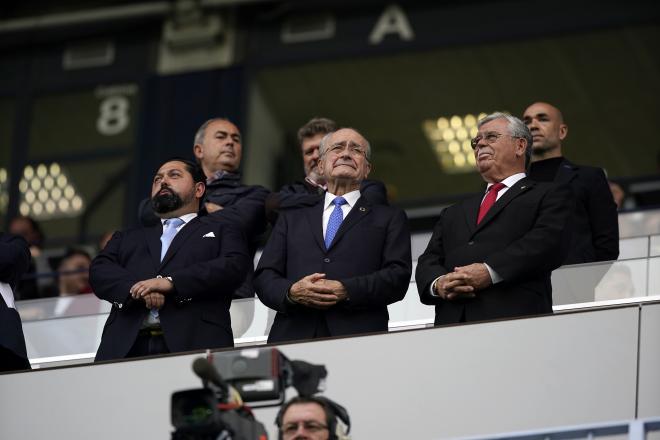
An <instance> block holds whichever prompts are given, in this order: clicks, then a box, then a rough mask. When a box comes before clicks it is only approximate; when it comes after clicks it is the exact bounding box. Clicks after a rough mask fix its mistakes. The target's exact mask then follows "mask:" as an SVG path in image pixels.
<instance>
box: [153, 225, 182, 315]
mask: <svg viewBox="0 0 660 440" xmlns="http://www.w3.org/2000/svg"><path fill="white" fill-rule="evenodd" d="M182 224H183V220H181V219H180V218H178V217H176V218H170V219H167V220H165V223H164V224H163V235H161V236H160V241H161V243H162V246H161V248H160V261H163V258H165V254H166V253H167V250H168V249H169V248H170V244H172V240H174V236H176V228H178V227H179V226H181V225H182ZM149 313H150V316H149V317H148V318H147V323H148V324H149V325H157V324H158V323H159V322H160V320H159V313H158V310H157V309H151V311H150V312H149Z"/></svg>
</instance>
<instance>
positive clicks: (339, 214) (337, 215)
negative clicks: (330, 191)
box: [325, 197, 348, 249]
mask: <svg viewBox="0 0 660 440" xmlns="http://www.w3.org/2000/svg"><path fill="white" fill-rule="evenodd" d="M332 203H334V205H335V209H333V210H332V213H330V219H329V220H328V227H327V228H326V229H325V248H326V249H330V245H331V244H332V240H333V239H334V238H335V234H337V231H338V230H339V226H341V222H342V221H344V212H343V211H342V210H341V205H345V204H346V203H348V202H346V199H345V198H343V197H335V199H334V200H333V201H332Z"/></svg>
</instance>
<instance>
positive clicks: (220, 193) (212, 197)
mask: <svg viewBox="0 0 660 440" xmlns="http://www.w3.org/2000/svg"><path fill="white" fill-rule="evenodd" d="M242 153H243V138H242V136H241V132H240V130H239V129H238V127H236V125H235V124H234V123H232V122H231V121H230V120H228V119H225V118H212V119H209V120H208V121H206V122H204V123H203V124H202V125H201V126H200V127H199V129H198V130H197V132H196V133H195V138H194V142H193V154H194V155H195V159H196V160H197V163H198V164H199V165H200V167H201V169H202V170H203V174H204V176H205V179H206V193H205V195H204V199H203V201H202V205H201V206H202V207H203V208H204V209H205V210H206V211H207V212H208V213H209V214H211V215H212V216H213V217H214V218H216V219H217V220H218V221H221V222H226V223H230V224H233V225H234V226H237V227H239V228H241V229H242V230H243V232H244V233H245V236H246V238H247V242H248V249H249V251H250V255H251V256H252V257H253V258H254V254H255V252H256V251H257V246H258V245H259V242H260V236H261V234H262V233H263V232H264V231H265V229H266V218H265V213H264V202H265V200H266V197H267V196H268V194H269V191H268V190H267V189H266V188H264V187H262V186H259V185H244V184H243V183H241V174H240V171H239V168H240V165H241V157H242ZM139 212H140V220H141V223H142V224H143V225H145V226H146V225H152V224H158V223H159V220H158V218H157V217H156V216H155V215H154V213H153V210H151V206H150V203H149V201H148V199H147V200H144V201H143V202H142V203H141V206H140V210H139ZM253 270H254V269H253V267H252V265H250V271H249V274H248V276H247V278H246V280H245V282H244V283H243V284H242V285H241V286H240V287H239V288H238V289H236V291H235V292H234V298H252V297H254V287H253V286H252V272H253Z"/></svg>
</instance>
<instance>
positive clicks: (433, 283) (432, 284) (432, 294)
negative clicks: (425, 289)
mask: <svg viewBox="0 0 660 440" xmlns="http://www.w3.org/2000/svg"><path fill="white" fill-rule="evenodd" d="M442 277H444V275H440V276H439V277H438V278H436V279H435V280H433V282H432V283H431V287H430V290H431V296H434V297H436V298H440V295H438V294H437V293H435V289H434V288H433V286H435V283H437V282H438V280H439V279H440V278H442Z"/></svg>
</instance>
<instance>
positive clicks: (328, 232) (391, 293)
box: [254, 128, 412, 342]
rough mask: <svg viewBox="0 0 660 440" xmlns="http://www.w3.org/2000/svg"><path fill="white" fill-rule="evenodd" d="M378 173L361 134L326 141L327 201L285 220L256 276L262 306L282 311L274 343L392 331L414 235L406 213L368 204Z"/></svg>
mask: <svg viewBox="0 0 660 440" xmlns="http://www.w3.org/2000/svg"><path fill="white" fill-rule="evenodd" d="M370 171H371V147H370V145H369V142H367V140H366V139H365V138H364V136H362V135H361V134H360V133H358V132H357V131H356V130H353V129H350V128H344V129H340V130H337V131H335V132H332V133H329V134H327V135H326V136H325V137H324V138H323V140H322V141H321V144H320V158H319V165H318V172H319V173H320V175H321V176H322V178H323V179H324V180H325V182H326V184H327V190H326V192H325V195H324V196H323V197H321V198H319V200H318V202H317V203H316V204H315V205H314V206H311V207H307V208H300V209H296V210H290V211H282V212H281V213H280V215H279V218H278V220H277V223H276V224H275V227H274V229H273V232H272V234H271V236H270V239H269V241H268V243H267V244H266V247H265V248H264V252H263V254H262V256H261V260H260V261H259V266H258V267H257V270H256V272H255V278H254V285H255V287H256V290H257V295H258V296H259V299H261V301H262V302H263V303H264V304H266V305H267V306H268V307H270V308H271V309H273V310H275V311H277V315H276V316H275V321H274V323H273V326H272V328H271V331H270V335H269V337H268V342H282V341H289V340H300V339H310V338H319V337H326V336H339V335H347V334H356V333H366V332H378V331H387V329H388V327H387V323H388V319H389V316H388V313H387V305H388V304H391V303H393V302H396V301H400V300H401V299H403V297H404V296H405V294H406V291H407V289H408V284H409V282H410V275H411V270H412V269H411V267H412V264H411V256H410V233H409V231H408V224H407V218H406V214H405V213H404V212H403V211H402V210H401V209H399V208H394V207H391V206H386V205H377V204H372V203H371V202H370V201H369V200H367V198H366V197H363V196H362V194H361V192H360V187H361V183H362V181H363V180H364V179H365V178H367V176H368V175H369V172H370Z"/></svg>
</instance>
